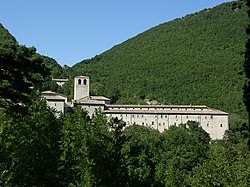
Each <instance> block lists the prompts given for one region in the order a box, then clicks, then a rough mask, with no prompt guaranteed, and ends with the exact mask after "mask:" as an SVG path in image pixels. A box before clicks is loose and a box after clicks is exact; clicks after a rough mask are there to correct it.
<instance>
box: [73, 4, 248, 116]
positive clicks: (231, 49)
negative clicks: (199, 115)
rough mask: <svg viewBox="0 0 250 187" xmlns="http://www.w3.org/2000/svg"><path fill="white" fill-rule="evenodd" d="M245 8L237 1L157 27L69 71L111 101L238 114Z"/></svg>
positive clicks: (240, 92) (240, 102)
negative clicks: (198, 107)
mask: <svg viewBox="0 0 250 187" xmlns="http://www.w3.org/2000/svg"><path fill="white" fill-rule="evenodd" d="M247 21H248V19H247V14H246V7H245V5H244V4H243V3H242V2H241V1H239V2H236V3H225V4H222V5H219V6H217V7H214V8H213V9H205V10H203V11H200V12H198V13H195V14H192V15H187V16H185V17H184V18H180V19H176V20H173V21H171V22H167V23H164V24H161V25H159V26H157V27H154V28H152V29H150V30H148V31H146V32H144V33H142V34H139V35H138V36H136V37H134V38H132V39H129V40H127V41H125V42H124V43H122V44H120V45H117V46H115V47H113V48H112V49H110V50H108V51H106V52H104V53H103V54H101V55H98V56H96V57H95V58H93V59H90V60H84V61H82V62H81V63H78V64H76V65H75V66H73V67H72V69H71V74H72V76H75V75H87V76H90V77H91V83H92V87H91V90H92V93H93V94H100V95H106V96H108V97H116V98H118V100H117V101H116V103H134V104H136V103H141V102H142V101H143V100H144V99H145V98H146V99H156V100H158V101H159V102H160V103H162V104H205V105H208V106H210V107H215V108H219V109H221V110H225V111H227V112H230V113H232V112H235V113H238V114H239V113H242V111H244V106H243V104H242V86H243V84H244V76H243V75H242V64H243V60H244V58H243V55H242V52H243V51H244V44H245V41H246V35H245V28H246V25H247Z"/></svg>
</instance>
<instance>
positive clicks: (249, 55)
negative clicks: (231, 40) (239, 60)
mask: <svg viewBox="0 0 250 187" xmlns="http://www.w3.org/2000/svg"><path fill="white" fill-rule="evenodd" d="M246 4H247V6H248V17H249V19H250V1H249V0H247V1H246ZM246 33H247V35H248V39H247V41H246V51H245V61H244V71H245V75H246V78H247V83H246V84H245V86H244V88H243V101H244V103H245V106H246V109H247V112H248V131H249V134H248V147H249V150H250V38H249V36H250V24H248V26H247V29H246Z"/></svg>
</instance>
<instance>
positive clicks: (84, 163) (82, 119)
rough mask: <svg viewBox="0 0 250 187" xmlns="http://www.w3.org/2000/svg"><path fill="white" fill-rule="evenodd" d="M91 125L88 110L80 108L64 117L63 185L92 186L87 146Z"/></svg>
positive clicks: (62, 145)
mask: <svg viewBox="0 0 250 187" xmlns="http://www.w3.org/2000/svg"><path fill="white" fill-rule="evenodd" d="M89 125H90V121H89V118H88V117H87V112H86V111H83V110H81V109H80V108H77V109H76V111H75V112H74V114H72V115H68V116H66V118H65V119H64V127H63V131H62V140H61V151H62V155H61V158H60V160H61V167H60V172H61V176H62V179H61V183H60V184H61V185H62V186H81V187H90V186H92V172H91V160H90V159H89V151H88V147H87V133H88V131H89Z"/></svg>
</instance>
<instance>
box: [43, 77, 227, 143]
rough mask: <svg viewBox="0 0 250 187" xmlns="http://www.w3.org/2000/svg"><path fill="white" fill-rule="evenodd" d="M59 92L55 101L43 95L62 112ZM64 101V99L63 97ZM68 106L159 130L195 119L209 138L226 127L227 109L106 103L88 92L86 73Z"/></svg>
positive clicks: (76, 82)
mask: <svg viewBox="0 0 250 187" xmlns="http://www.w3.org/2000/svg"><path fill="white" fill-rule="evenodd" d="M59 96H61V95H59ZM59 96H57V97H58V100H57V103H55V98H54V99H51V98H48V97H45V98H46V100H47V102H48V105H49V106H51V107H55V108H56V110H57V111H60V110H61V111H62V113H63V114H64V113H65V110H64V109H63V105H62V104H59V102H63V101H62V100H59ZM61 97H62V96H61ZM65 98H66V97H65ZM64 101H65V103H66V100H64ZM55 104H56V106H54V105H55ZM65 106H68V105H65ZM71 106H72V107H76V106H80V107H81V108H82V109H84V110H86V111H87V112H88V113H89V115H90V117H91V116H92V115H94V114H95V112H96V110H100V111H102V113H103V114H105V115H106V116H108V117H117V118H119V119H122V120H123V121H125V122H126V123H127V124H128V125H133V124H138V125H145V126H149V127H152V128H154V129H157V130H159V131H160V132H163V131H164V130H165V129H168V128H169V127H170V126H171V125H179V124H182V123H187V122H188V121H197V122H199V124H200V125H201V127H202V128H203V129H204V130H205V131H206V132H208V133H209V134H210V137H211V138H212V139H222V138H223V135H224V133H225V131H226V130H228V129H229V124H228V113H226V112H223V111H220V110H217V109H212V108H209V107H207V106H202V105H195V106H193V105H110V100H109V99H108V98H106V97H103V96H90V95H89V77H86V76H77V77H75V80H74V100H73V101H72V104H71Z"/></svg>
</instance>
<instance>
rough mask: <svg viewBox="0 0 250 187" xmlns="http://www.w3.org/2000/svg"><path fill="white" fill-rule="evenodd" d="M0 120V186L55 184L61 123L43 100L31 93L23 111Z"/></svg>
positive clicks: (57, 181) (56, 180)
mask: <svg viewBox="0 0 250 187" xmlns="http://www.w3.org/2000/svg"><path fill="white" fill-rule="evenodd" d="M3 115H4V118H1V122H0V129H1V133H0V151H1V163H0V164H1V166H0V169H1V171H0V181H1V182H0V186H56V185H57V184H58V183H59V180H58V173H57V172H58V171H57V170H58V167H59V158H60V149H59V148H60V147H59V142H60V139H61V124H60V123H59V120H58V119H57V118H56V117H55V116H54V113H53V112H52V111H51V110H48V108H47V105H46V102H45V101H43V100H41V99H40V97H34V98H33V102H32V104H31V105H29V107H28V109H27V111H26V113H25V115H20V116H15V117H12V116H10V115H6V114H3Z"/></svg>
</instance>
